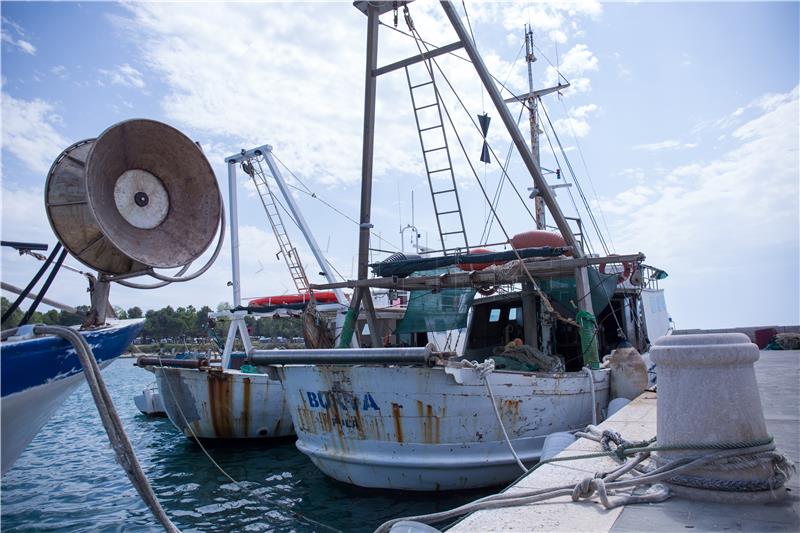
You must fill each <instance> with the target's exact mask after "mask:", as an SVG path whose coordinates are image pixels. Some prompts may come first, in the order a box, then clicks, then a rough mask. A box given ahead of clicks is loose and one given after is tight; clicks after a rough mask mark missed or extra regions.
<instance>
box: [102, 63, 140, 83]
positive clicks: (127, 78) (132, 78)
mask: <svg viewBox="0 0 800 533" xmlns="http://www.w3.org/2000/svg"><path fill="white" fill-rule="evenodd" d="M100 73H101V74H103V75H104V76H106V78H107V79H108V80H109V81H110V82H111V83H113V84H115V85H123V86H126V87H133V88H135V89H144V87H145V83H144V77H143V76H142V73H141V72H139V71H138V70H136V69H135V68H133V67H132V66H130V65H129V64H127V63H125V64H123V65H118V66H117V67H115V68H114V69H113V70H105V69H100Z"/></svg>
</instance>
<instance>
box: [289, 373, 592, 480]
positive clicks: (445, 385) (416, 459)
mask: <svg viewBox="0 0 800 533" xmlns="http://www.w3.org/2000/svg"><path fill="white" fill-rule="evenodd" d="M278 373H279V376H280V377H281V381H283V383H284V387H285V389H286V392H287V401H288V403H289V405H290V408H291V413H292V418H293V420H294V423H295V427H296V429H297V434H298V441H297V446H298V448H299V449H300V450H301V451H302V452H303V453H305V454H307V455H308V456H309V457H310V458H311V460H312V461H313V462H314V463H315V464H316V465H317V466H318V467H319V468H320V469H321V470H322V471H323V472H325V473H326V474H327V475H329V476H331V477H333V478H335V479H338V480H340V481H344V482H348V483H352V484H355V485H360V486H365V487H380V488H392V489H403V490H449V489H465V488H475V487H483V486H490V485H495V484H499V483H504V482H506V481H510V480H513V479H515V478H516V477H517V476H518V475H519V469H518V467H517V465H516V463H515V461H514V459H513V456H512V455H511V453H510V452H509V450H508V446H507V445H506V443H505V441H504V439H503V436H502V430H501V428H500V426H499V424H498V423H497V419H496V416H495V414H494V410H493V408H492V405H491V403H490V402H491V400H490V398H489V395H488V392H487V389H486V386H485V384H484V383H483V382H482V381H481V380H480V376H479V375H478V373H477V372H476V371H474V370H472V369H466V370H461V371H460V372H459V375H458V376H452V375H449V374H448V373H447V372H445V369H443V368H440V367H439V368H422V367H383V366H361V365H359V366H349V365H348V366H344V365H342V366H330V365H328V366H322V365H318V366H311V365H292V366H286V367H283V368H279V370H278ZM489 379H490V381H491V383H492V388H493V392H494V395H495V398H496V401H497V407H498V410H499V412H500V416H501V418H502V420H503V425H504V426H505V428H506V430H507V431H508V434H509V437H510V438H511V439H512V442H513V445H514V448H515V450H516V451H517V453H518V454H519V455H520V456H521V457H522V458H523V461H525V462H526V463H527V464H533V463H534V462H535V461H536V460H537V459H538V457H539V454H540V452H541V446H542V443H543V441H544V438H545V437H546V436H547V435H548V434H549V433H553V432H555V431H565V430H569V429H574V428H579V427H582V426H585V425H586V424H587V423H591V421H592V409H593V408H594V409H596V410H598V411H599V409H600V408H604V407H605V405H606V403H607V401H608V372H607V371H597V372H595V377H594V379H595V388H596V396H597V398H596V405H594V406H593V405H592V398H591V389H590V386H589V378H588V376H587V375H586V374H584V373H564V374H542V373H536V374H534V373H522V372H504V371H496V372H494V373H493V374H491V375H490V376H489Z"/></svg>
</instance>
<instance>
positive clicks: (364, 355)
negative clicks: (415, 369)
mask: <svg viewBox="0 0 800 533" xmlns="http://www.w3.org/2000/svg"><path fill="white" fill-rule="evenodd" d="M432 358H433V351H432V350H431V349H430V348H429V347H427V346H426V347H425V348H338V349H335V350H252V351H251V352H250V353H249V355H248V360H249V361H250V362H251V363H254V364H257V365H281V364H285V365H324V364H329V365H352V364H362V363H363V364H395V363H405V364H412V363H423V364H427V363H429V361H431V359H432Z"/></svg>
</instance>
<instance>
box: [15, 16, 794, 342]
mask: <svg viewBox="0 0 800 533" xmlns="http://www.w3.org/2000/svg"><path fill="white" fill-rule="evenodd" d="M459 4H460V3H459ZM467 8H468V10H469V15H470V20H471V22H472V24H473V29H474V33H475V38H476V41H477V44H478V47H479V49H480V50H481V52H482V53H483V55H484V57H485V59H486V62H487V64H488V65H489V67H490V68H491V69H492V70H493V72H494V73H495V74H496V76H497V77H499V78H501V79H503V80H507V83H506V85H507V86H508V87H509V88H511V89H512V90H514V91H516V92H523V91H526V90H527V76H526V72H525V63H524V60H523V59H522V58H521V57H518V52H519V49H520V46H521V45H522V26H523V25H524V24H525V23H527V22H530V23H531V24H532V25H533V28H534V33H535V40H536V44H537V47H538V48H539V50H537V53H536V55H537V56H538V57H539V60H538V61H537V62H536V63H535V64H534V79H535V84H536V85H537V87H542V86H544V85H546V84H547V83H551V82H552V81H554V80H555V79H556V77H555V74H554V73H555V71H554V70H553V69H552V66H551V65H550V63H552V64H555V65H556V66H557V67H558V69H559V70H560V71H561V73H562V74H563V75H564V76H566V77H567V78H568V79H569V80H570V82H571V83H572V85H573V87H572V89H570V90H567V91H565V92H564V94H563V96H561V97H558V96H555V95H553V96H549V97H546V98H545V102H544V104H545V106H546V108H547V110H548V114H549V115H550V117H551V118H552V119H553V121H554V122H555V126H556V130H557V133H558V135H559V138H560V139H561V141H562V143H563V144H564V146H565V149H566V151H567V156H568V157H569V160H570V162H571V163H572V166H573V168H575V170H576V173H577V176H578V179H579V181H580V183H581V185H582V186H583V189H584V191H585V192H586V193H587V196H588V200H589V201H590V204H591V206H592V209H593V212H594V213H595V215H596V216H597V217H598V219H599V220H600V225H601V227H602V229H603V230H604V232H606V230H607V233H608V234H609V235H610V239H609V238H608V236H607V237H606V238H607V239H608V240H609V242H611V243H613V246H612V251H613V252H616V253H633V252H638V251H641V252H644V253H645V254H646V255H647V258H648V259H647V262H648V263H650V264H654V265H657V266H659V267H661V268H663V269H665V270H666V271H668V272H669V273H670V277H669V278H668V279H667V280H666V281H665V282H664V283H663V287H664V288H665V289H666V290H667V293H666V294H667V303H668V306H669V308H670V311H671V313H672V315H673V318H674V319H675V323H676V324H677V326H678V327H687V328H688V327H725V326H739V325H767V324H797V323H798V322H800V311H799V310H798V305H799V304H798V302H800V289H799V288H798V278H800V272H799V270H800V266H798V265H800V250H799V245H798V241H799V240H800V238H799V237H798V226H799V225H800V222H799V221H800V215H799V214H798V211H799V208H798V194H799V193H798V179H799V178H798V174H799V172H800V170H799V169H800V162H798V82H799V81H800V73H799V72H798V64H800V63H799V61H798V59H799V58H798V43H799V42H800V40H799V38H798V19H799V15H800V13H799V12H798V4H797V3H788V2H786V3H658V4H655V3H647V2H642V3H603V4H600V3H596V2H581V3H571V4H565V3H555V4H552V3H551V4H541V3H526V2H516V3H511V2H500V3H497V2H496V3H470V2H468V3H467ZM459 10H460V11H461V12H462V14H463V9H462V8H461V6H460V5H459ZM411 13H412V16H413V17H414V21H415V23H416V25H417V28H418V29H419V31H420V33H421V35H422V36H423V38H425V39H426V40H428V41H431V42H433V43H435V44H438V45H441V44H446V43H449V42H452V41H453V40H455V39H454V35H453V33H452V30H450V29H449V28H448V27H447V24H446V21H445V19H444V16H443V14H442V12H441V9H440V8H439V6H438V5H437V4H436V3H432V2H424V1H419V2H415V3H414V4H412V5H411ZM2 17H3V20H2V128H3V133H2V193H3V200H2V202H3V214H2V224H3V226H2V235H3V239H10V240H30V241H42V242H50V243H52V242H53V237H52V234H51V232H50V229H49V226H48V224H47V221H46V217H45V215H44V209H43V202H42V190H43V185H44V180H45V177H46V173H47V170H48V168H49V166H50V164H51V162H52V160H53V159H54V158H55V157H56V156H57V155H58V154H59V152H60V151H61V150H63V149H64V148H66V147H67V146H68V145H69V144H71V143H73V142H75V141H77V140H81V139H85V138H92V137H96V136H97V135H99V134H100V133H101V132H102V131H103V130H104V129H105V128H106V127H108V126H109V125H111V124H113V123H116V122H118V121H121V120H124V119H128V118H140V117H141V118H153V119H156V120H161V121H164V122H167V123H169V124H172V125H174V126H175V127H177V128H179V129H181V130H182V131H184V132H185V133H186V134H187V135H189V136H190V137H192V138H193V139H195V140H197V141H199V142H200V143H201V144H202V145H203V147H204V149H205V151H206V154H207V155H208V157H209V160H210V161H211V163H212V166H213V167H214V169H215V171H216V173H217V177H218V180H219V181H220V184H221V186H222V187H224V189H223V190H226V188H227V185H226V180H227V174H226V171H225V166H224V164H223V159H224V157H225V156H227V155H230V154H232V153H234V152H238V151H239V149H241V148H249V147H254V146H257V145H261V144H265V143H268V144H271V145H273V146H274V147H275V152H276V154H277V155H278V156H279V157H280V158H281V160H282V161H284V162H285V163H286V164H287V165H288V166H289V167H290V168H291V169H292V170H293V171H294V172H295V173H296V174H297V175H298V176H299V177H300V178H301V179H302V181H303V183H305V184H306V185H307V186H308V187H309V188H310V189H311V190H313V191H314V192H315V193H317V194H318V195H319V196H320V197H322V198H324V199H325V200H326V201H328V202H330V203H332V204H335V205H336V206H337V207H338V208H339V209H341V210H342V211H344V212H345V213H347V214H348V215H349V216H351V217H352V218H357V216H358V197H359V186H358V181H359V177H360V159H361V153H360V143H361V114H362V112H363V111H362V110H363V103H362V94H363V64H364V57H363V49H364V39H365V25H364V22H365V19H364V17H363V15H361V13H359V12H358V11H357V10H355V9H354V8H353V7H352V6H351V5H350V4H349V3H345V2H338V3H294V4H289V3H283V4H280V3H269V4H185V3H184V4H165V3H147V4H144V3H131V4H124V5H123V4H114V3H92V2H87V3H16V2H3V4H2ZM383 20H384V22H385V23H386V24H389V25H391V23H392V21H391V15H390V14H389V15H386V16H385V17H384V19H383ZM400 28H401V29H405V24H404V22H403V20H402V16H401V17H400ZM381 39H382V40H381V44H380V50H379V54H380V55H379V57H380V59H379V63H380V64H385V63H388V62H391V61H394V60H397V59H400V58H402V57H406V56H409V55H412V54H413V53H415V51H416V47H415V46H414V44H413V42H410V41H409V40H408V39H407V38H405V37H403V36H401V35H398V34H396V33H394V32H392V31H391V30H389V29H387V28H382V30H381ZM515 58H517V59H516V60H515ZM548 61H549V62H550V63H548ZM441 66H442V68H443V69H444V71H445V73H446V74H447V76H448V78H449V79H450V80H451V81H452V82H453V84H454V85H455V86H456V87H457V89H458V91H459V96H460V97H461V98H462V100H463V101H464V102H465V103H466V105H467V108H468V111H469V114H470V115H472V116H474V115H475V114H477V113H480V112H482V111H484V109H485V110H486V111H487V112H488V113H489V115H491V116H492V117H493V118H494V119H495V120H494V121H493V123H492V126H491V128H490V133H489V141H490V143H491V144H492V146H493V147H494V148H495V150H496V151H497V152H498V153H502V154H505V153H506V150H507V148H508V144H509V138H508V136H507V135H506V134H504V132H503V131H502V127H501V123H500V121H499V120H498V117H497V113H496V111H494V110H493V109H491V106H490V104H489V101H488V98H486V97H485V95H483V94H482V93H481V91H480V86H479V83H478V81H477V78H476V77H475V76H474V75H473V74H472V72H471V69H470V68H469V66H468V65H466V64H465V63H464V62H463V61H460V60H458V59H457V58H452V57H447V58H443V59H442V60H441ZM443 94H444V99H445V104H446V105H447V106H448V109H450V111H451V113H452V114H453V116H454V119H455V122H456V126H457V128H458V130H459V133H460V134H461V135H462V137H463V139H464V141H465V145H466V147H467V152H468V154H470V157H471V159H472V160H473V161H476V160H477V156H478V154H479V150H480V142H481V139H480V137H479V136H478V135H477V132H476V131H475V130H474V129H473V128H472V126H471V124H470V118H469V116H468V115H467V113H466V112H464V111H463V110H461V109H460V107H459V105H458V102H457V101H456V100H455V98H454V97H453V95H452V94H451V93H449V92H448V91H447V90H444V89H443ZM512 112H513V114H514V115H515V116H516V114H517V113H518V112H519V108H518V107H514V106H512ZM523 128H524V121H523ZM526 134H527V132H526ZM548 135H550V136H552V134H551V133H549V131H548ZM375 142H376V164H375V170H376V173H375V189H374V207H373V219H374V222H375V225H376V228H375V231H376V233H378V234H379V235H380V237H381V238H382V239H384V241H385V242H384V243H383V244H381V245H380V247H382V248H394V247H396V246H399V245H400V235H399V229H400V227H401V226H403V225H405V224H407V223H408V222H410V203H411V191H412V190H413V191H414V197H415V204H416V210H415V218H416V223H417V226H419V227H420V229H421V231H422V234H423V237H422V241H423V244H424V243H425V242H428V243H429V244H430V245H434V243H435V242H436V224H435V219H434V218H433V213H432V209H431V201H430V195H429V193H428V188H427V184H426V181H425V177H424V173H423V170H422V160H421V154H420V147H419V141H418V139H417V137H416V132H415V129H414V118H413V114H412V111H411V104H410V101H409V97H408V88H407V86H406V82H405V78H404V75H403V74H402V72H397V73H394V74H390V75H387V76H385V77H382V78H381V79H380V80H379V82H378V119H377V125H376V132H375ZM541 142H542V145H543V146H545V147H546V146H547V137H546V136H544V135H543V136H542V137H541ZM450 145H451V148H452V150H453V156H454V160H455V164H456V168H457V170H458V176H457V181H458V184H459V190H460V194H461V198H462V202H463V204H464V211H465V212H466V213H467V222H466V225H467V230H468V232H469V234H470V236H471V239H470V244H479V243H478V242H477V241H478V237H479V236H480V234H481V232H482V229H483V227H484V224H485V219H486V216H487V208H486V202H485V201H483V199H482V195H481V193H480V188H479V187H478V185H477V183H476V180H475V178H474V176H472V174H471V172H470V171H469V168H468V167H467V166H466V165H465V159H464V157H463V156H462V155H461V154H459V153H458V149H457V145H456V142H455V141H454V139H453V138H452V134H451V143H450ZM559 159H561V156H559ZM542 165H543V166H544V167H546V168H555V166H556V163H555V162H554V161H553V158H552V155H550V154H549V153H547V152H546V151H545V152H544V153H543V156H542ZM561 166H562V167H563V166H564V165H563V161H562V162H561ZM477 171H478V174H479V177H480V180H481V182H482V183H483V184H484V185H485V186H486V188H487V189H488V190H489V191H490V194H493V192H494V190H495V188H496V187H497V184H498V181H499V172H498V165H497V164H496V163H493V164H491V165H489V166H486V167H484V166H483V165H479V166H477ZM509 175H510V176H511V177H512V179H513V180H514V181H515V183H516V184H517V186H518V187H519V188H520V189H521V190H523V191H524V189H525V188H526V187H527V186H528V181H527V179H528V178H526V176H525V175H524V172H523V170H522V168H521V165H520V161H519V157H518V156H517V155H514V156H512V158H511V164H510V167H509ZM241 178H242V176H241V173H240V179H241ZM296 185H298V186H300V184H299V183H296ZM574 189H575V188H574V187H573V189H572V190H573V191H574ZM558 195H559V196H558V198H559V200H560V202H561V205H562V207H563V209H564V210H565V211H566V212H567V214H569V215H573V214H576V213H574V212H573V211H574V209H573V207H572V203H571V201H570V199H569V194H568V193H567V192H565V190H564V189H560V190H559V192H558ZM239 196H240V224H241V241H242V244H241V246H242V252H243V253H242V276H243V294H244V295H245V296H252V297H255V296H258V295H265V294H281V293H285V292H290V291H291V279H290V278H289V276H288V273H287V272H286V269H285V267H284V266H283V264H282V263H281V262H279V261H278V260H276V258H275V252H276V251H277V245H276V244H275V241H274V237H272V235H271V234H270V233H269V229H268V224H267V222H266V219H265V217H264V214H263V212H262V211H261V208H260V204H259V202H258V199H257V197H255V196H254V195H253V189H252V187H250V186H248V184H247V183H246V182H245V181H244V180H241V181H240V183H239ZM297 200H298V202H299V203H300V205H301V207H302V208H303V209H304V212H305V215H306V218H307V219H308V221H309V224H310V225H311V226H312V229H313V230H314V232H315V234H316V236H317V240H318V241H319V242H320V243H321V245H322V247H323V248H325V250H326V253H327V255H328V257H329V258H330V261H331V262H332V263H333V264H334V266H336V268H337V269H338V270H339V271H340V272H341V273H342V274H343V275H344V276H349V275H351V274H353V273H354V255H355V251H356V246H357V228H356V226H355V224H353V223H352V222H350V221H348V220H346V219H345V218H343V217H341V216H339V215H338V214H336V213H335V212H333V211H331V210H329V209H328V208H327V207H325V206H324V205H323V204H321V203H320V202H319V201H317V200H315V199H313V198H311V197H309V196H308V195H305V194H300V193H298V195H297ZM498 210H499V211H500V212H501V213H502V217H503V223H504V225H505V226H506V227H507V230H508V232H509V233H510V234H514V233H517V232H520V231H524V230H526V229H529V228H530V227H531V224H532V221H531V220H530V218H529V216H528V214H527V213H526V212H525V210H524V209H523V208H522V206H521V205H520V203H519V201H518V200H517V199H516V197H515V196H514V194H513V192H512V191H511V190H510V188H509V187H507V186H506V187H505V188H504V189H503V193H502V194H501V197H500V204H499V207H498ZM577 214H581V215H582V216H584V218H585V213H583V212H579V213H577ZM289 224H291V223H289ZM407 236H408V233H406V237H407ZM293 237H294V240H295V244H297V245H298V247H300V248H301V249H303V250H304V246H303V243H302V242H301V238H300V235H299V233H298V232H296V231H294V232H293ZM504 239H505V236H504V235H503V234H502V232H501V231H500V230H499V229H498V227H497V225H495V226H494V228H493V233H492V235H491V236H490V238H489V242H499V241H502V240H504ZM406 240H407V239H406ZM593 242H594V244H595V246H596V247H598V239H597V238H596V237H594V238H593ZM373 244H374V245H377V244H376V243H375V242H373ZM405 246H406V249H408V243H407V242H406V243H405ZM303 253H304V259H305V262H306V264H307V266H308V271H309V272H310V273H315V272H317V271H318V268H316V266H314V265H313V262H312V261H313V260H312V258H311V255H310V253H307V251H305V250H304V251H303ZM379 258H380V256H379V255H376V256H375V259H379ZM2 260H3V264H2V268H3V279H4V280H5V281H9V282H12V283H15V284H17V285H24V284H25V282H26V281H27V277H29V276H30V274H31V273H32V271H33V270H34V269H35V268H36V266H37V265H36V264H34V263H35V262H34V261H33V260H31V259H30V258H19V257H17V256H16V255H14V254H13V253H12V252H9V251H6V250H4V251H3V252H2ZM229 261H230V254H229V252H228V248H227V245H226V248H225V251H224V253H223V255H222V256H221V257H220V259H219V260H218V262H217V264H216V265H215V266H214V267H213V268H212V270H211V271H209V272H208V273H207V275H205V276H203V277H202V278H201V279H199V280H196V281H193V282H190V283H186V284H182V285H173V286H171V287H169V288H166V289H162V290H159V291H150V292H147V293H138V292H135V291H131V290H127V289H124V288H122V287H115V288H114V289H113V292H112V302H113V303H114V304H115V305H120V306H123V307H130V306H132V305H139V306H141V307H143V308H151V307H160V306H163V305H166V304H172V305H174V306H178V305H187V304H193V305H195V306H200V305H204V304H209V305H211V306H212V307H213V306H216V304H217V303H218V302H221V301H228V300H230V292H229V291H230V290H229V288H227V287H226V282H227V281H228V280H229V279H230V273H229ZM71 264H72V265H73V266H80V265H78V264H77V263H75V262H74V261H73V262H72V263H71ZM60 277H61V283H57V285H58V286H57V287H55V288H54V289H53V291H52V296H53V297H55V298H57V299H60V300H64V301H68V302H70V303H76V304H77V303H83V302H85V301H86V295H85V292H84V287H82V285H81V282H80V281H79V278H78V277H77V276H76V275H74V274H71V273H68V272H65V273H63V274H61V276H60ZM312 277H313V278H315V279H319V278H318V277H317V276H315V275H312Z"/></svg>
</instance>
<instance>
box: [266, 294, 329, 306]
mask: <svg viewBox="0 0 800 533" xmlns="http://www.w3.org/2000/svg"><path fill="white" fill-rule="evenodd" d="M314 299H315V300H316V301H317V303H318V304H332V303H336V293H334V292H333V291H315V292H314ZM310 300H311V296H310V295H309V293H303V294H282V295H280V296H262V297H261V298H255V299H253V300H250V305H251V306H252V307H266V306H271V305H289V304H302V303H306V302H308V301H310Z"/></svg>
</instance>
